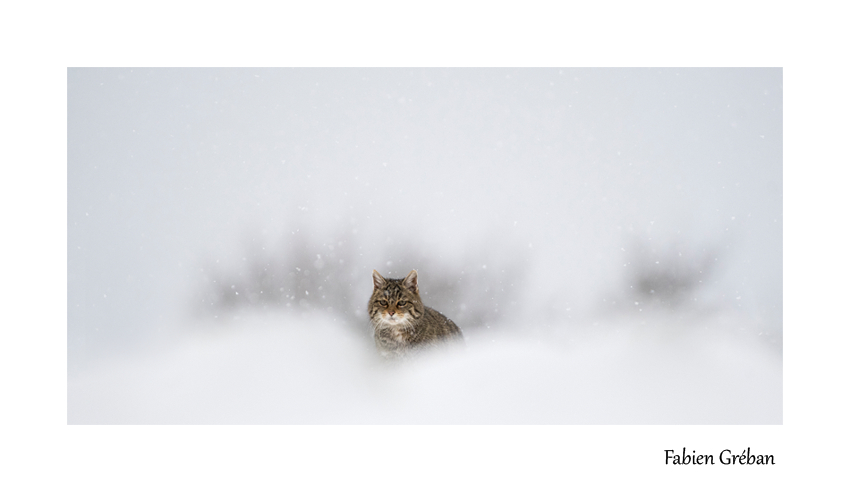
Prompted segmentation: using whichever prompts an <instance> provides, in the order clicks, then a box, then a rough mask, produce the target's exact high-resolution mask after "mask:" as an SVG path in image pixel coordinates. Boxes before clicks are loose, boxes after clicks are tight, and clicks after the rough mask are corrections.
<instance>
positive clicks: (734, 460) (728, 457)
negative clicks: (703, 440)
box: [664, 448, 776, 465]
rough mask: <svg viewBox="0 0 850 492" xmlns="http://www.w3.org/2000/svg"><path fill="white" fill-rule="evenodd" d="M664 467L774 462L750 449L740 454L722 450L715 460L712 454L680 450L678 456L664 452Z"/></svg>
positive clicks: (772, 459)
mask: <svg viewBox="0 0 850 492" xmlns="http://www.w3.org/2000/svg"><path fill="white" fill-rule="evenodd" d="M664 464H665V465H714V464H719V465H774V464H776V463H775V460H774V458H773V455H772V454H754V453H753V452H752V451H751V450H750V448H747V449H745V450H743V451H741V452H740V453H735V452H733V451H732V450H731V449H724V450H723V451H721V452H720V454H719V455H717V460H715V459H714V455H713V454H698V453H697V452H696V451H693V450H691V451H688V450H687V449H686V448H682V453H681V454H678V453H676V451H675V450H673V449H665V450H664Z"/></svg>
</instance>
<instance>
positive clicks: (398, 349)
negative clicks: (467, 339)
mask: <svg viewBox="0 0 850 492" xmlns="http://www.w3.org/2000/svg"><path fill="white" fill-rule="evenodd" d="M372 283H373V285H374V290H373V291H372V297H371V298H370V299H369V318H370V319H371V320H372V327H373V328H374V330H375V331H374V337H375V345H376V346H377V347H378V352H380V354H381V355H382V356H384V357H385V358H387V359H398V358H404V357H407V356H410V355H412V354H414V353H416V352H418V351H420V350H421V349H423V348H426V347H430V346H435V345H441V344H443V343H445V342H448V341H461V340H463V335H462V334H461V332H460V328H458V327H457V325H456V324H454V322H453V321H452V320H450V319H448V318H446V317H445V316H443V315H442V314H440V313H439V312H438V311H436V310H434V309H431V308H429V307H428V306H425V305H424V304H422V299H421V298H420V297H419V281H418V275H417V273H416V270H412V271H411V272H410V273H409V274H407V276H406V277H405V278H403V279H393V278H384V277H382V276H381V274H380V273H378V272H377V270H372Z"/></svg>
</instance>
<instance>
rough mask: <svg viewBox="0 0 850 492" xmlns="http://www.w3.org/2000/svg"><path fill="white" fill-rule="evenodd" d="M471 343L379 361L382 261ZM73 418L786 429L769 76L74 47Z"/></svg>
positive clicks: (772, 81)
mask: <svg viewBox="0 0 850 492" xmlns="http://www.w3.org/2000/svg"><path fill="white" fill-rule="evenodd" d="M372 269H377V270H378V271H379V272H380V273H381V274H382V275H384V276H390V277H402V276H404V275H405V274H406V273H407V272H409V271H410V270H411V269H417V270H418V271H419V275H420V286H421V289H422V294H423V300H424V302H425V303H426V304H428V305H430V306H432V307H434V308H436V309H438V310H440V311H442V312H443V313H444V314H446V315H447V316H448V317H450V318H452V319H453V320H454V321H456V322H457V324H458V325H459V326H460V327H461V329H462V330H463V332H464V335H465V337H466V341H467V343H466V347H465V348H464V349H463V350H459V351H454V352H449V353H437V354H433V355H431V356H429V357H424V358H422V359H421V360H416V361H412V362H411V363H409V364H406V365H403V366H389V367H388V366H386V365H384V364H381V362H380V361H378V360H377V359H376V356H375V354H374V352H375V350H374V347H373V346H372V345H371V341H370V339H369V326H368V319H367V315H366V311H365V305H366V301H367V300H368V297H369V294H370V292H371V275H370V274H371V271H372ZM68 378H69V384H68V419H69V422H70V423H563V424H570V423H577V424H580V423H603V424H605V423H662V424H665V423H670V424H677V423H696V424H703V423H741V424H746V423H781V422H782V72H781V70H780V69H663V70H658V69H580V70H576V69H448V70H440V69H425V70H421V69H280V70H278V69H256V70H255V69H236V70H233V69H70V70H69V71H68Z"/></svg>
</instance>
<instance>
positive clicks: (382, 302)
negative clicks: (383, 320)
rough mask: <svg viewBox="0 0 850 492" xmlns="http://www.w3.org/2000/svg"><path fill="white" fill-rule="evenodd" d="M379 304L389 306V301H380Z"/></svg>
mask: <svg viewBox="0 0 850 492" xmlns="http://www.w3.org/2000/svg"><path fill="white" fill-rule="evenodd" d="M378 304H380V305H381V306H383V307H387V301H378Z"/></svg>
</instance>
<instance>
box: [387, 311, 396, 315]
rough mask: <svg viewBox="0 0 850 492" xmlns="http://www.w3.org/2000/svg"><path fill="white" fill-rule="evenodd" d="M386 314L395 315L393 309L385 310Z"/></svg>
mask: <svg viewBox="0 0 850 492" xmlns="http://www.w3.org/2000/svg"><path fill="white" fill-rule="evenodd" d="M387 314H389V315H390V316H394V315H395V311H387Z"/></svg>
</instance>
